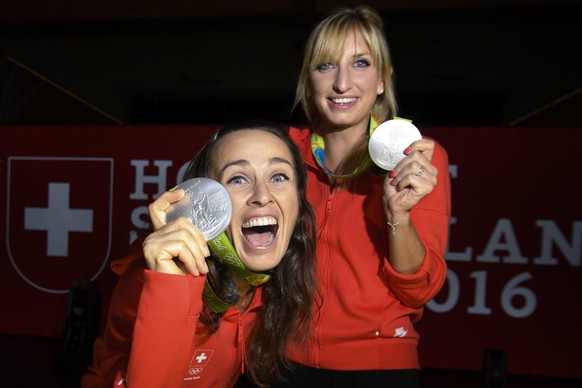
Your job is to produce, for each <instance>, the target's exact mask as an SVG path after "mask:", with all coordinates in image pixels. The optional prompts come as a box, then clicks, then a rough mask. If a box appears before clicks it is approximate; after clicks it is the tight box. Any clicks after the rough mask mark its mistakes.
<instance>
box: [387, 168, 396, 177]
mask: <svg viewBox="0 0 582 388" xmlns="http://www.w3.org/2000/svg"><path fill="white" fill-rule="evenodd" d="M395 175H396V173H395V172H394V170H392V171H390V175H388V176H389V177H390V178H394V176H395Z"/></svg>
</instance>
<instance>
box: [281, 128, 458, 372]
mask: <svg viewBox="0 0 582 388" xmlns="http://www.w3.org/2000/svg"><path fill="white" fill-rule="evenodd" d="M290 133H291V136H292V138H293V139H294V141H295V142H296V143H297V144H298V145H299V147H300V149H301V151H302V153H303V157H304V160H305V161H306V163H307V170H308V179H309V180H308V184H307V187H308V195H307V196H308V200H309V202H310V203H311V205H312V206H313V207H314V210H315V214H316V220H317V230H318V240H317V271H318V283H319V285H320V287H321V290H322V293H323V306H322V308H321V310H320V314H321V315H320V318H319V320H317V322H316V325H315V330H314V331H313V334H312V337H311V340H310V341H309V344H310V347H309V349H308V351H307V353H305V352H304V351H302V350H300V349H291V350H290V357H291V358H292V359H293V361H295V362H298V363H300V364H303V365H308V366H311V367H317V368H325V369H336V370H372V369H410V368H419V362H418V355H417V344H418V339H419V335H418V333H417V332H416V330H415V328H414V325H413V324H414V323H415V322H416V321H418V320H419V319H420V317H421V315H422V311H423V308H422V306H423V305H424V304H425V303H426V302H427V301H429V300H430V299H431V298H432V297H433V296H434V295H436V293H437V292H438V291H439V290H440V288H441V286H442V285H443V283H444V280H445V276H446V264H445V260H444V252H445V249H446V241H447V234H448V224H449V220H450V216H451V206H450V178H449V174H448V158H447V154H446V152H445V150H444V149H443V148H442V147H441V146H440V145H438V144H437V147H436V149H435V153H434V157H433V164H434V165H435V166H436V167H437V168H438V170H439V183H438V184H437V186H436V187H435V189H434V190H433V192H432V193H431V194H430V195H428V196H427V197H425V198H424V199H423V200H422V201H421V203H419V204H418V205H417V206H416V207H415V208H414V209H413V210H412V212H411V218H412V220H413V222H414V225H415V226H416V229H417V231H418V233H419V235H420V237H421V240H422V242H423V244H424V246H425V249H426V257H425V259H424V263H423V265H422V267H421V269H420V270H419V271H418V272H417V273H416V274H414V275H401V274H398V273H396V272H395V271H394V270H392V268H391V267H390V264H389V261H388V259H387V257H386V254H387V252H388V247H387V242H388V240H387V238H386V233H387V226H386V221H385V215H384V212H383V210H382V195H383V181H384V177H378V176H373V175H372V174H371V173H367V174H366V175H365V176H362V177H361V179H362V181H361V183H360V184H359V186H358V187H357V188H356V189H355V190H354V191H347V190H333V191H330V186H329V183H328V179H327V176H326V175H325V174H324V173H323V172H322V171H321V170H320V169H319V168H318V167H317V165H316V163H315V162H314V160H313V156H312V154H311V144H310V137H311V133H310V131H309V130H305V129H304V130H300V129H296V128H292V129H291V131H290Z"/></svg>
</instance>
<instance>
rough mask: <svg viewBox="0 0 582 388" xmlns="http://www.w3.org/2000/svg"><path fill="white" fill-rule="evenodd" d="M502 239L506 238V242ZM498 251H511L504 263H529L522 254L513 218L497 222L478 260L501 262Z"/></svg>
mask: <svg viewBox="0 0 582 388" xmlns="http://www.w3.org/2000/svg"><path fill="white" fill-rule="evenodd" d="M502 240H505V242H503V241H502ZM496 251H507V252H508V253H509V255H508V256H505V258H504V259H503V262H504V263H511V264H527V262H528V259H527V258H526V257H524V256H523V255H522V254H521V250H520V249H519V244H518V243H517V238H516V236H515V232H514V231H513V226H512V225H511V220H508V219H504V218H502V219H500V220H499V221H498V222H497V225H496V226H495V230H494V231H493V234H492V235H491V238H490V239H489V242H488V243H487V247H486V248H485V252H483V254H482V255H479V256H477V261H480V262H483V263H499V261H500V257H499V256H496V255H495V252H496Z"/></svg>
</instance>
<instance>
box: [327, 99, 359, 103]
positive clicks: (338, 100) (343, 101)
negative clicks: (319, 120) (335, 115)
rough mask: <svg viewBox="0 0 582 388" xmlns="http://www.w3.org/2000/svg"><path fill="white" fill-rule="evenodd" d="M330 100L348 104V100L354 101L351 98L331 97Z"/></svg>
mask: <svg viewBox="0 0 582 388" xmlns="http://www.w3.org/2000/svg"><path fill="white" fill-rule="evenodd" d="M331 101H332V102H333V103H334V104H349V103H350V102H352V101H354V99H353V98H332V99H331Z"/></svg>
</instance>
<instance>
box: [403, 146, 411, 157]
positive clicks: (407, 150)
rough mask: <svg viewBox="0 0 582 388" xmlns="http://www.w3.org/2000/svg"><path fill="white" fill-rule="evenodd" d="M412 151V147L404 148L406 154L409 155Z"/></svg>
mask: <svg viewBox="0 0 582 388" xmlns="http://www.w3.org/2000/svg"><path fill="white" fill-rule="evenodd" d="M409 153H410V147H406V149H405V150H404V155H408V154H409Z"/></svg>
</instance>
